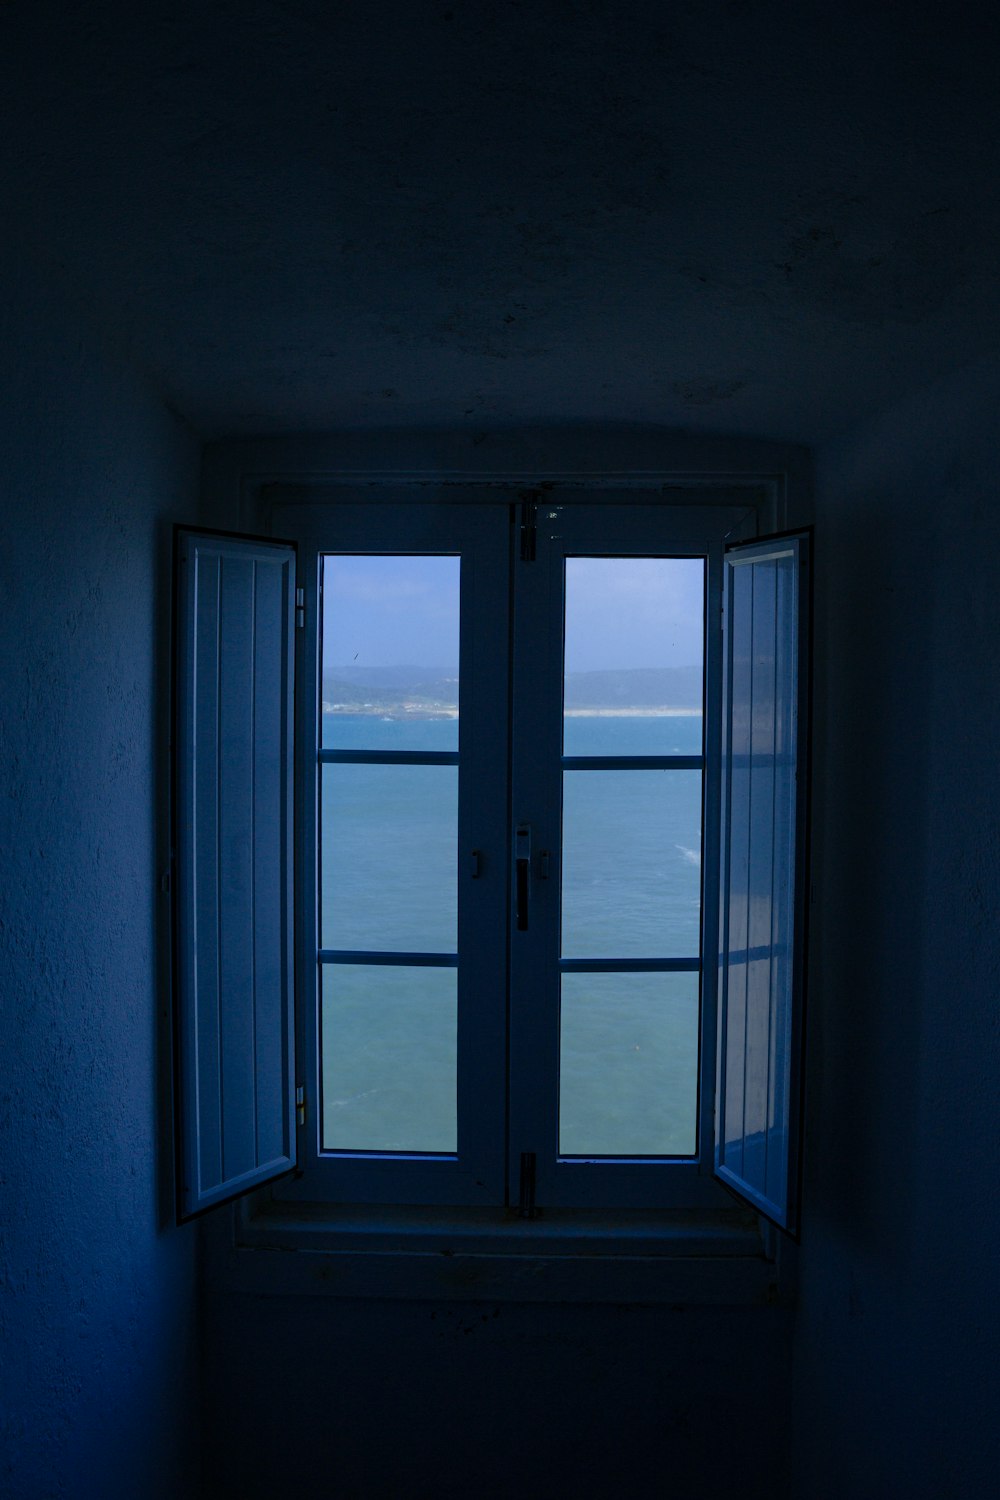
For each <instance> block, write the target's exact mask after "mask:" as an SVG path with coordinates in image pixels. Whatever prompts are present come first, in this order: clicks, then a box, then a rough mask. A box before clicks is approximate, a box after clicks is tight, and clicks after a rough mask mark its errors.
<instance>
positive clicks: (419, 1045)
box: [320, 714, 701, 1156]
mask: <svg viewBox="0 0 1000 1500" xmlns="http://www.w3.org/2000/svg"><path fill="white" fill-rule="evenodd" d="M323 730H324V733H323V742H324V744H325V745H330V744H336V745H337V746H338V747H339V748H366V749H400V750H437V749H444V750H451V749H454V748H456V725H455V721H454V720H431V719H425V720H417V721H414V720H402V719H393V718H389V717H386V718H384V719H382V718H379V717H378V716H376V715H371V714H363V715H362V714H359V715H347V714H336V715H324V724H323ZM565 748H566V752H567V753H568V754H573V755H588V754H610V755H642V754H653V755H655V754H660V755H669V754H685V755H690V754H698V753H700V750H701V717H700V715H687V716H662V717H660V716H656V717H632V716H627V715H614V716H604V715H601V716H598V715H593V716H574V717H570V718H567V721H566V745H565ZM322 775H323V782H322V794H321V808H322V815H321V817H322V821H321V865H322V873H321V899H320V912H321V917H320V926H321V934H320V941H321V945H322V946H323V947H325V948H340V949H344V948H347V949H376V950H380V951H397V952H438V953H451V952H454V951H455V947H456V904H457V903H456V887H455V852H456V841H457V832H456V830H457V823H456V812H457V772H456V769H455V768H454V767H451V766H384V765H382V766H371V765H366V766H358V765H336V766H324V767H323V768H322ZM563 829H564V838H563V849H562V860H561V868H562V898H563V906H562V911H563V916H562V951H563V955H564V956H565V957H572V958H632V957H697V955H698V952H699V930H700V879H701V876H700V859H701V775H700V773H699V772H697V771H662V770H655V771H649V770H639V771H635V770H631V771H568V772H566V773H565V781H564V792H563ZM456 994H457V991H456V970H455V969H454V968H445V967H416V966H393V967H390V966H375V965H369V966H363V965H340V964H338V965H325V966H324V970H323V992H322V1067H323V1090H324V1097H323V1140H324V1145H325V1147H326V1148H327V1149H343V1150H382V1151H393V1150H394V1151H400V1150H402V1151H425V1152H426V1151H452V1150H454V1149H455V1082H454V1079H455V1027H456V1014H457V1010H456V1003H457V1002H456ZM560 998H561V1003H560V1007H559V1019H558V1025H559V1030H560V1149H561V1151H562V1152H563V1153H564V1154H567V1155H574V1154H582V1155H591V1154H595V1155H610V1156H615V1155H646V1154H657V1155H662V1154H668V1155H675V1154H676V1155H684V1154H690V1153H691V1152H693V1150H694V1145H695V1141H694V1135H695V1115H696V1085H697V1058H698V979H697V975H696V974H657V973H653V974H634V973H633V974H586V973H583V974H572V975H566V976H564V979H563V983H562V990H561V997H560ZM554 1024H555V1021H554Z"/></svg>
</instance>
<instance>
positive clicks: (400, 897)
mask: <svg viewBox="0 0 1000 1500" xmlns="http://www.w3.org/2000/svg"><path fill="white" fill-rule="evenodd" d="M457 846H458V767H457V766H405V765H404V766H379V765H375V766H371V765H363V766H355V765H326V766H323V767H322V804H321V824H320V851H321V861H322V863H321V866H320V892H321V901H320V945H321V946H322V947H324V948H362V949H374V950H377V951H379V952H385V951H394V952H403V953H454V952H455V951H456V944H457V923H458V900H457V879H456V854H457Z"/></svg>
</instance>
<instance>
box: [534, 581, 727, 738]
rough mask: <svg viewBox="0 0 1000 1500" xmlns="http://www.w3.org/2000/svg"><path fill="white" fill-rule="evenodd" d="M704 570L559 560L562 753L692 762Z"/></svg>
mask: <svg viewBox="0 0 1000 1500" xmlns="http://www.w3.org/2000/svg"><path fill="white" fill-rule="evenodd" d="M704 620H705V564H704V560H703V559H702V558H692V557H569V558H567V559H566V654H565V681H564V685H563V713H564V719H563V753H564V754H566V755H700V754H701V709H702V669H703V660H704V628H705V627H704Z"/></svg>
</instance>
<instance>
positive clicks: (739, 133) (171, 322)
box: [0, 0, 1000, 442]
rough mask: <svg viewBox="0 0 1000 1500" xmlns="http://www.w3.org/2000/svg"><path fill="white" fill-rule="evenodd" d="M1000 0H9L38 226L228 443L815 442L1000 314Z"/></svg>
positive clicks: (2, 49) (994, 335) (27, 200)
mask: <svg viewBox="0 0 1000 1500" xmlns="http://www.w3.org/2000/svg"><path fill="white" fill-rule="evenodd" d="M998 42H1000V15H998V8H997V7H996V6H995V5H986V4H978V5H962V4H960V3H959V4H953V5H951V6H947V7H946V6H937V7H935V8H934V10H933V12H930V11H929V13H928V14H924V8H923V7H921V6H920V5H918V4H908V5H902V4H889V3H883V4H876V3H875V0H868V3H866V4H864V5H860V4H855V3H853V0H847V3H845V4H841V5H837V6H834V5H830V4H829V3H825V4H811V3H808V0H798V3H788V4H785V3H775V0H763V3H755V0H739V3H738V0H732V3H726V0H703V3H692V0H688V3H667V0H662V3H658V4H655V3H629V0H492V3H488V0H468V3H467V0H450V3H437V0H409V3H403V0H351V3H347V0H344V3H336V0H172V3H169V4H166V3H159V0H152V3H147V0H131V3H129V4H120V3H115V0H111V3H100V4H97V5H92V6H87V5H78V4H72V3H69V0H63V3H61V4H53V3H51V0H0V79H2V84H3V90H4V100H5V113H6V117H7V118H6V121H5V125H4V129H3V132H2V133H0V178H2V182H3V190H4V200H5V202H4V220H5V223H6V225H7V229H8V232H9V233H12V234H14V235H15V236H16V237H17V239H18V240H19V242H20V244H21V246H22V247H23V249H24V250H25V252H26V253H28V254H30V255H32V256H34V257H36V258H38V259H40V260H41V261H42V263H43V264H44V265H47V266H49V267H50V268H51V267H52V266H53V265H54V264H57V265H58V267H59V268H60V270H61V273H62V274H63V275H64V276H65V277H66V278H68V280H69V281H70V282H71V283H72V285H73V287H74V289H75V291H76V293H77V295H78V296H79V297H80V298H81V299H82V300H83V301H85V302H86V304H87V306H88V307H89V308H91V309H92V310H93V312H94V313H95V314H96V316H97V317H98V318H99V320H100V321H101V323H102V324H103V325H104V327H105V328H106V329H107V330H109V331H110V333H111V334H112V336H113V337H114V338H115V339H116V340H118V341H120V342H121V343H122V344H124V346H125V347H126V349H127V350H128V351H129V352H130V354H131V357H132V358H133V359H134V360H135V361H136V362H137V363H139V364H140V365H141V366H142V367H143V368H144V369H145V370H146V371H147V372H148V373H149V374H150V375H151V377H152V378H153V380H154V381H155V383H156V384H157V386H158V387H159V388H160V390H161V391H162V392H163V393H164V395H165V396H166V397H167V398H168V399H169V400H170V401H171V402H172V403H173V404H174V406H175V407H176V408H177V409H178V410H179V411H180V412H181V413H183V414H184V415H185V416H186V417H187V418H188V420H190V421H191V422H192V423H193V424H194V425H195V426H196V427H197V428H198V429H199V430H201V431H202V432H204V433H205V434H206V435H218V434H222V433H230V432H231V433H263V432H280V431H291V430H297V431H301V430H306V429H331V428H385V427H395V426H417V427H420V426H441V425H444V426H448V427H452V428H458V429H462V428H463V427H468V428H471V429H472V430H474V431H476V430H480V429H483V430H486V429H492V428H497V427H501V426H508V425H512V424H514V425H524V424H531V423H546V424H553V423H582V424H588V425H592V424H614V423H620V422H629V423H654V424H658V425H666V426H670V427H675V428H681V429H687V430H691V431H695V432H727V433H734V434H749V433H753V434H757V435H760V436H765V437H772V438H780V439H786V440H791V441H802V442H818V441H822V440H823V439H824V438H825V437H827V436H829V435H830V434H831V433H833V432H835V431H837V430H839V429H841V428H844V427H846V426H848V425H850V424H851V423H853V422H855V421H857V420H859V419H860V418H862V417H863V416H864V415H865V414H866V413H868V412H870V411H872V410H874V409H876V408H877V407H879V406H881V405H883V404H885V403H886V402H888V401H889V400H891V399H893V398H894V397H895V396H897V395H899V394H902V393H904V392H906V391H908V390H910V389H913V388H916V387H918V386H921V385H924V384H926V383H928V382H929V381H930V380H931V379H933V378H934V377H935V376H937V375H939V374H941V373H943V372H944V371H945V370H947V369H949V368H951V367H954V366H955V365H957V364H960V363H963V362H966V361H968V360H970V359H973V358H975V357H977V356H979V355H982V354H985V353H987V352H988V351H991V350H993V349H994V348H995V347H996V346H997V344H998V342H1000V273H998V265H997V245H998V243H1000V199H998V194H997V180H996V178H997V119H998V93H997V78H998V70H997V62H998V58H1000V48H998Z"/></svg>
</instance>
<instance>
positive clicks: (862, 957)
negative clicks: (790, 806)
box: [792, 360, 1000, 1500]
mask: <svg viewBox="0 0 1000 1500" xmlns="http://www.w3.org/2000/svg"><path fill="white" fill-rule="evenodd" d="M998 403H1000V361H997V360H992V361H989V362H986V363H981V364H978V365H976V366H974V367H971V368H968V369H966V370H965V371H963V372H961V373H960V374H958V375H956V376H954V377H953V378H951V379H949V380H948V381H946V382H944V383H941V384H940V385H937V386H935V387H933V388H932V389H931V390H929V391H928V392H926V393H925V394H924V395H923V396H921V397H920V398H919V399H913V400H910V401H907V402H905V403H903V404H901V405H898V406H896V407H895V408H893V409H891V410H890V411H888V412H887V413H886V414H885V415H884V416H883V417H882V418H881V419H880V420H879V421H877V422H874V423H872V424H871V425H869V426H866V427H865V428H864V429H862V430H858V431H855V432H852V433H851V434H850V435H848V436H847V437H845V438H843V439H842V440H840V441H838V442H837V443H836V444H834V445H832V446H830V447H829V448H827V449H826V450H824V451H823V453H822V454H821V458H820V463H819V471H818V495H817V545H816V567H817V605H816V643H817V658H818V660H817V685H818V694H817V703H816V723H815V735H814V742H815V746H816V778H815V798H814V830H815V841H816V849H815V854H816V858H815V861H814V869H815V878H816V890H815V903H814V906H813V913H814V922H813V945H812V959H813V962H812V982H811V995H810V1010H809V1017H808V1034H809V1074H808V1095H807V1135H806V1181H805V1193H804V1205H805V1212H804V1223H803V1231H802V1253H801V1288H800V1302H799V1307H798V1311H797V1320H796V1330H795V1341H794V1350H795V1363H794V1371H795V1376H794V1392H795V1397H794V1405H793V1419H792V1430H793V1432H794V1434H795V1439H794V1468H793V1472H794V1479H795V1482H794V1486H793V1493H794V1494H795V1495H796V1496H800V1497H802V1500H827V1497H830V1500H833V1497H838V1500H839V1497H842V1496H844V1495H850V1496H852V1500H868V1497H872V1500H874V1497H876V1496H878V1497H882V1496H885V1495H899V1496H907V1497H913V1500H919V1497H923V1496H928V1497H943V1496H949V1495H963V1494H968V1495H975V1494H986V1493H989V1492H990V1491H991V1490H992V1489H993V1488H994V1486H995V1482H996V1473H997V1470H998V1467H1000V1432H998V1427H997V1422H996V1412H997V1408H998V1401H1000V1386H998V1379H997V1366H996V1342H997V1334H998V1329H1000V1324H998V1320H997V1315H996V1308H995V1299H994V1296H993V1287H994V1285H995V1280H996V1274H995V1266H996V1244H997V1233H998V1230H1000V1212H998V1199H997V1191H996V1172H995V1165H994V1155H995V1152H994V1147H993V1142H994V1139H995V1130H996V1083H995V1080H996V1077H997V1067H998V1062H1000V1026H998V1020H997V1014H998V1012H997V989H998V981H1000V934H998V929H997V924H996V910H997V901H998V896H1000V812H998V804H997V795H996V755H997V750H996V747H997V744H998V742H1000V697H998V694H997V686H996V652H997V643H998V641H1000V591H998V589H997V573H996V569H997V557H998V554H1000V510H998V506H997V481H998V478H1000V463H998V457H997V445H996V412H997V408H998Z"/></svg>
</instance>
